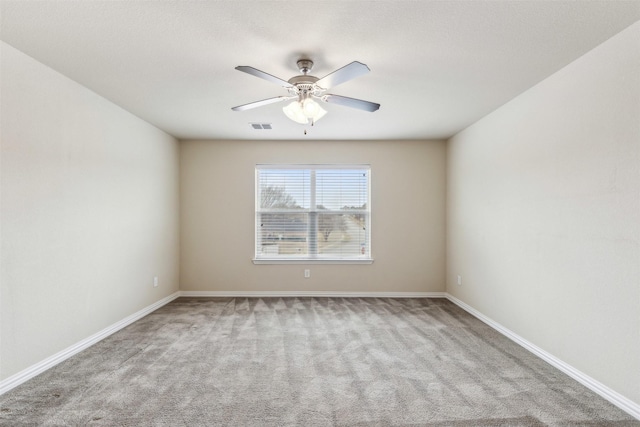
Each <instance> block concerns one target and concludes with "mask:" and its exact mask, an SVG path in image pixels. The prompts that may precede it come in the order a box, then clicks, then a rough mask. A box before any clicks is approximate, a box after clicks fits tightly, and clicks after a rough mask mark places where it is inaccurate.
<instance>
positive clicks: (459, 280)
mask: <svg viewBox="0 0 640 427" xmlns="http://www.w3.org/2000/svg"><path fill="white" fill-rule="evenodd" d="M458 285H462V276H461V275H459V274H458Z"/></svg>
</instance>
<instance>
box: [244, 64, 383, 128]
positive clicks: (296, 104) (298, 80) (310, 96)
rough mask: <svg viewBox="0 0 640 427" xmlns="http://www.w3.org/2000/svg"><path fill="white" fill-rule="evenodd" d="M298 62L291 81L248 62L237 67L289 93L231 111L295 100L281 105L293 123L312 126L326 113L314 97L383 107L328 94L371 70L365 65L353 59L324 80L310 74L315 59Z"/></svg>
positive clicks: (359, 106)
mask: <svg viewBox="0 0 640 427" xmlns="http://www.w3.org/2000/svg"><path fill="white" fill-rule="evenodd" d="M297 65H298V69H299V70H300V72H301V73H302V74H301V75H298V76H294V77H291V78H290V79H289V80H283V79H280V78H278V77H276V76H273V75H271V74H268V73H265V72H264V71H260V70H258V69H256V68H253V67H249V66H246V65H242V66H238V67H236V70H238V71H242V72H244V73H247V74H251V75H252V76H256V77H260V78H261V79H264V80H267V81H270V82H272V83H275V84H277V85H280V86H282V87H284V88H285V89H287V91H288V92H289V95H288V96H276V97H274V98H267V99H263V100H262V101H256V102H251V103H249V104H244V105H238V106H237V107H233V108H232V110H233V111H244V110H250V109H252V108H256V107H262V106H263V105H268V104H273V103H276V102H282V101H289V100H294V101H293V102H291V103H290V104H288V105H287V106H285V107H284V108H282V111H284V113H285V115H286V116H287V117H288V118H290V119H291V120H293V121H294V122H297V123H301V124H309V123H310V124H311V125H313V124H314V123H315V122H317V121H318V120H320V119H321V118H322V117H323V116H324V115H325V114H326V113H327V112H326V111H325V110H324V109H323V108H322V107H321V106H320V105H319V104H318V103H317V102H316V101H315V100H320V101H323V102H328V103H329V104H338V105H343V106H345V107H351V108H357V109H359V110H364V111H369V112H374V111H376V110H378V108H380V104H376V103H374V102H369V101H363V100H361V99H355V98H348V97H346V96H340V95H334V94H331V93H325V92H326V91H327V90H328V89H329V88H332V87H334V86H337V85H339V84H341V83H344V82H346V81H349V80H351V79H355V78H356V77H359V76H361V75H363V74H366V73H368V72H369V71H371V70H369V67H367V66H366V65H365V64H363V63H361V62H358V61H354V62H352V63H350V64H347V65H345V66H344V67H342V68H339V69H337V70H335V71H334V72H332V73H329V74H327V75H326V76H324V77H323V78H321V79H319V78H317V77H315V76H312V75H309V72H310V71H311V69H312V68H313V61H311V60H310V59H300V60H298V62H297Z"/></svg>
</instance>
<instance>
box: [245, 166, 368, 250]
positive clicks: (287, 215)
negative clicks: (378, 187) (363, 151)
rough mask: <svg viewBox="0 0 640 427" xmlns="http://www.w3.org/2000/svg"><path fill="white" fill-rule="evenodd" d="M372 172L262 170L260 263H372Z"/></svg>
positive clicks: (258, 210) (315, 168)
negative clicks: (298, 261) (299, 261)
mask: <svg viewBox="0 0 640 427" xmlns="http://www.w3.org/2000/svg"><path fill="white" fill-rule="evenodd" d="M369 195H370V167H369V166H366V165H358V166H342V165H340V166H334V165H285V166H283V165H279V166H274V165H259V166H257V167H256V253H255V259H256V260H274V261H278V260H321V261H331V260H335V261H349V260H370V259H371V241H370V236H371V234H370V220H371V218H370V216H371V215H370V202H369Z"/></svg>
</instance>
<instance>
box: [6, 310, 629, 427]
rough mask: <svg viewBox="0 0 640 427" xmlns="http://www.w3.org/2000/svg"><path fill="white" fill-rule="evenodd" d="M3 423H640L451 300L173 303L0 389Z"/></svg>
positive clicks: (489, 424)
mask: <svg viewBox="0 0 640 427" xmlns="http://www.w3.org/2000/svg"><path fill="white" fill-rule="evenodd" d="M0 424H2V425H10V426H23V425H55V426H59V425H71V426H81V425H101V426H146V425H157V426H214V425H224V426H296V425H299V426H397V425H403V426H545V425H550V426H640V422H638V421H637V420H634V419H633V418H632V417H630V416H629V415H627V414H625V413H624V412H623V411H621V410H619V409H617V408H616V407H614V406H613V405H611V404H610V403H608V402H607V401H605V400H604V399H602V398H600V397H599V396H597V395H596V394H594V393H593V392H591V391H589V390H587V389H586V388H585V387H583V386H582V385H580V384H579V383H577V382H575V381H573V380H572V379H570V378H569V377H567V376H566V375H564V374H562V373H561V372H559V371H558V370H556V369H555V368H553V367H551V366H550V365H548V364H546V363H545V362H543V361H542V360H540V359H538V358H536V357H535V356H533V355H532V354H530V353H529V352H527V351H526V350H524V349H522V348H521V347H519V346H518V345H516V344H514V343H513V342H511V341H510V340H508V339H507V338H505V337H503V336H502V335H500V334H499V333H497V332H495V331H494V330H493V329H491V328H490V327H488V326H486V325H485V324H484V323H482V322H480V321H479V320H477V319H475V318H474V317H472V316H471V315H469V314H467V313H466V312H464V311H463V310H462V309H460V308H458V307H457V306H455V305H454V304H452V303H451V302H449V301H447V300H445V299H388V298H371V299H365V298H179V299H177V300H175V301H173V302H172V303H170V304H168V305H166V306H164V307H162V308H161V309H159V310H157V311H155V312H154V313H152V314H151V315H149V316H147V317H145V318H143V319H141V320H139V321H138V322H136V323H135V324H133V325H131V326H129V327H127V328H125V329H123V330H121V331H120V332H118V333H116V334H114V335H112V336H111V337H109V338H107V339H105V340H103V341H101V342H100V343H98V344H96V345H94V346H93V347H91V348H89V349H87V350H85V351H84V352H82V353H80V354H78V355H76V356H75V357H73V358H71V359H69V360H67V361H65V362H63V363H61V364H60V365H58V366H56V367H54V368H52V369H50V370H49V371H47V372H45V373H43V374H41V375H40V376H38V377H36V378H34V379H32V380H30V381H28V382H27V383H25V384H23V385H21V386H19V387H17V388H15V389H13V390H12V391H11V392H9V393H7V394H5V395H3V396H0Z"/></svg>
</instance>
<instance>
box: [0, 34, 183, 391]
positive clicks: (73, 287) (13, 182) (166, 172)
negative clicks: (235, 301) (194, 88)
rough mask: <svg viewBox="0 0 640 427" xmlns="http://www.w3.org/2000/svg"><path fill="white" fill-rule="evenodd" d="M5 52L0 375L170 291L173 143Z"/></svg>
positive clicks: (174, 228) (174, 249) (174, 278)
mask: <svg viewBox="0 0 640 427" xmlns="http://www.w3.org/2000/svg"><path fill="white" fill-rule="evenodd" d="M1 55H2V69H1V77H2V79H1V88H0V90H1V92H2V99H1V105H0V107H1V115H0V119H1V123H0V126H1V133H0V139H1V144H2V145H1V147H2V151H1V154H2V158H1V162H0V167H1V172H0V174H1V175H0V178H1V181H0V191H1V193H0V194H1V201H2V204H1V208H0V213H1V220H2V222H1V226H2V227H1V232H2V236H1V247H0V249H1V251H2V257H1V273H0V280H1V287H0V304H1V319H0V320H1V323H2V325H1V329H0V333H1V341H0V342H1V349H0V356H1V358H0V379H6V378H7V377H9V376H11V375H13V374H15V373H17V372H19V371H21V370H23V369H26V368H28V367H30V366H32V365H34V364H36V363H38V362H40V361H42V360H43V359H45V358H47V357H49V356H52V355H53V354H55V353H57V352H58V351H61V350H63V349H65V348H67V347H69V346H71V345H73V344H76V343H77V342H79V341H81V340H83V339H85V338H87V337H89V336H90V335H92V334H94V333H96V332H98V331H100V330H102V329H104V328H105V327H108V326H110V325H112V324H114V323H116V322H118V321H120V320H122V319H124V318H125V317H127V316H128V315H131V314H132V313H135V312H136V311H138V310H140V309H142V308H144V307H146V306H148V305H150V304H152V303H154V302H156V301H158V300H160V299H162V298H163V297H166V296H168V295H170V294H171V293H173V292H175V291H177V289H178V258H179V256H178V249H179V248H178V143H177V141H176V140H175V139H174V138H172V137H171V136H169V135H167V134H165V133H163V132H161V131H159V130H158V129H156V128H154V127H153V126H151V125H149V124H147V123H145V122H143V121H142V120H140V119H138V118H136V117H134V116H132V115H131V114H129V113H128V112H126V111H124V110H122V109H121V108H119V107H117V106H115V105H114V104H112V103H110V102H108V101H107V100H105V99H103V98H101V97H100V96H98V95H96V94H95V93H93V92H91V91H89V90H88V89H86V88H84V87H82V86H80V85H78V84H77V83H75V82H73V81H71V80H69V79H68V78H66V77H64V76H62V75H60V74H58V73H57V72H55V71H53V70H51V69H50V68H47V67H45V66H44V65H42V64H40V63H38V62H36V61H34V60H33V59H31V58H29V57H28V56H26V55H24V54H22V53H21V52H19V51H17V50H15V49H14V48H12V47H11V46H9V45H7V44H5V43H2V44H1ZM154 275H157V276H159V279H160V284H159V286H158V287H157V288H153V285H152V283H153V276H154Z"/></svg>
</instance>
